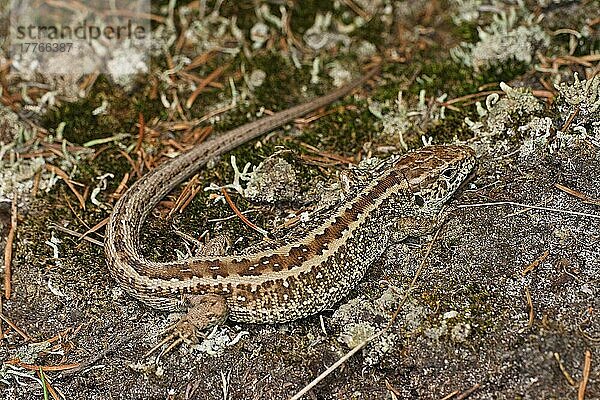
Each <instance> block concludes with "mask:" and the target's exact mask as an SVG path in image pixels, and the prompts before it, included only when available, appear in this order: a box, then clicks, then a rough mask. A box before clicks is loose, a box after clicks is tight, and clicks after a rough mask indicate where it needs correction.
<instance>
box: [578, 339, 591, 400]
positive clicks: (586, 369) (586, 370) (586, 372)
mask: <svg viewBox="0 0 600 400" xmlns="http://www.w3.org/2000/svg"><path fill="white" fill-rule="evenodd" d="M591 367H592V352H591V351H590V349H587V350H586V351H585V360H584V361H583V377H582V378H581V381H580V382H579V390H578V391H577V400H584V398H585V388H586V386H587V384H588V381H589V379H590V370H591Z"/></svg>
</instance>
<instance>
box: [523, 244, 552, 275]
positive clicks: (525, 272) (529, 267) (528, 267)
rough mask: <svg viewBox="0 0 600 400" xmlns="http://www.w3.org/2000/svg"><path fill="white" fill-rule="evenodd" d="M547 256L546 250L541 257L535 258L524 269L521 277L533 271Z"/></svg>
mask: <svg viewBox="0 0 600 400" xmlns="http://www.w3.org/2000/svg"><path fill="white" fill-rule="evenodd" d="M549 254H550V252H549V251H548V250H546V251H544V252H543V253H542V255H541V256H539V257H538V258H536V259H535V261H533V262H532V263H531V264H529V265H528V266H527V267H525V269H524V270H523V271H522V272H521V276H525V275H527V273H528V272H531V271H533V269H534V268H536V267H537V266H538V265H540V264H541V263H542V261H544V260H545V259H546V258H548V255H549Z"/></svg>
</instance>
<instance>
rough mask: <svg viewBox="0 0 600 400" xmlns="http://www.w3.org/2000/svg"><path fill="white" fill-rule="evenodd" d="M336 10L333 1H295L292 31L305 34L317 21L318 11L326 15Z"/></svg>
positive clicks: (291, 24)
mask: <svg viewBox="0 0 600 400" xmlns="http://www.w3.org/2000/svg"><path fill="white" fill-rule="evenodd" d="M334 11H335V10H334V7H333V2H332V1H319V0H304V1H302V2H298V3H294V7H293V8H292V9H291V10H290V13H291V20H290V26H291V28H292V31H293V32H294V33H297V34H299V35H303V34H304V33H305V32H306V30H307V29H308V28H310V27H311V26H312V25H313V24H314V23H315V16H316V15H317V12H319V13H321V14H322V15H325V14H326V13H327V12H334Z"/></svg>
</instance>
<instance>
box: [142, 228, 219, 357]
mask: <svg viewBox="0 0 600 400" xmlns="http://www.w3.org/2000/svg"><path fill="white" fill-rule="evenodd" d="M229 243H230V241H229V240H228V239H227V237H225V236H216V237H215V238H213V239H210V240H208V241H207V243H206V244H205V245H204V246H203V247H202V250H201V251H200V252H199V253H198V254H197V255H198V256H220V255H223V254H224V253H225V251H226V249H227V247H228V245H229ZM181 300H183V301H182V302H180V303H179V306H181V305H183V308H184V309H186V310H187V312H186V314H185V315H184V316H183V317H181V319H180V320H179V321H177V322H176V323H175V324H173V325H171V326H169V327H168V328H167V329H166V330H165V331H164V332H163V333H162V334H163V335H164V334H168V336H167V337H165V338H164V339H163V340H162V341H161V342H160V343H158V344H157V345H156V346H154V347H153V348H152V349H151V350H150V351H148V352H147V353H146V354H145V355H144V357H148V356H149V355H151V354H152V353H154V352H155V351H156V350H158V349H159V348H160V347H162V346H163V345H164V344H166V343H169V342H171V343H170V344H169V346H168V347H167V348H166V349H165V350H163V351H162V352H161V353H160V355H159V356H158V357H160V356H162V355H163V354H166V353H168V352H169V351H171V350H172V349H173V348H175V347H176V346H177V345H179V344H180V343H182V342H185V343H197V342H198V341H199V339H200V338H204V337H206V335H205V334H204V332H205V331H206V330H208V329H210V328H212V327H213V326H216V325H221V324H223V323H224V322H225V320H226V319H227V316H228V314H229V308H228V307H227V303H226V301H225V298H224V297H223V296H219V295H217V294H202V295H199V294H186V295H184V296H183V298H182V299H181ZM182 303H183V304H182Z"/></svg>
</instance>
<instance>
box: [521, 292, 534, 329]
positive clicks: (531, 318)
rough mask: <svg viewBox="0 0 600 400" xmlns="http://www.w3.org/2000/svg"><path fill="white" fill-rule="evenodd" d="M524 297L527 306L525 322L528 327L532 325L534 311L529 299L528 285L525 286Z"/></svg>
mask: <svg viewBox="0 0 600 400" xmlns="http://www.w3.org/2000/svg"><path fill="white" fill-rule="evenodd" d="M524 290H525V298H526V299H527V307H529V321H528V322H527V326H528V327H532V326H533V320H534V318H535V313H534V311H533V301H532V300H531V293H530V292H529V287H528V286H525V289H524Z"/></svg>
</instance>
